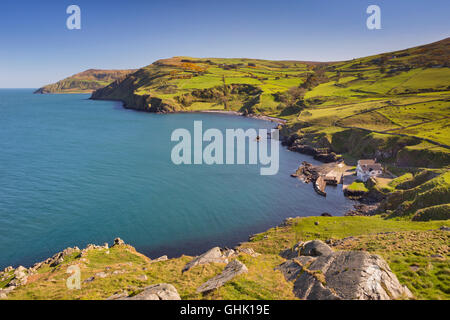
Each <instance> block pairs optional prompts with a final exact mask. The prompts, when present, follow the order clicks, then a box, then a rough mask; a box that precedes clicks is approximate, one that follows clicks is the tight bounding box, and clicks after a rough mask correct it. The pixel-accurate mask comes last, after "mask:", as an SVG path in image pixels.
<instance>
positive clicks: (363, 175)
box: [356, 159, 383, 182]
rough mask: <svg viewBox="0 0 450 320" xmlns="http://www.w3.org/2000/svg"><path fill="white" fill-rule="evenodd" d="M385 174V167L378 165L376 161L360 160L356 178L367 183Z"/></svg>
mask: <svg viewBox="0 0 450 320" xmlns="http://www.w3.org/2000/svg"><path fill="white" fill-rule="evenodd" d="M382 173H383V167H382V166H381V164H379V163H376V162H375V160H372V159H368V160H358V165H357V166H356V176H357V177H358V179H360V180H361V181H364V182H366V181H367V180H368V179H369V178H371V177H377V176H379V175H380V174H382Z"/></svg>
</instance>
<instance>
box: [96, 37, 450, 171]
mask: <svg viewBox="0 0 450 320" xmlns="http://www.w3.org/2000/svg"><path fill="white" fill-rule="evenodd" d="M449 57H450V38H447V39H444V40H442V41H439V42H435V43H432V44H428V45H424V46H420V47H415V48H410V49H405V50H401V51H397V52H390V53H384V54H379V55H374V56H370V57H364V58H358V59H353V60H350V61H343V62H334V63H313V62H302V61H269V60H255V59H219V58H202V59H199V58H191V57H174V58H170V59H163V60H159V61H156V62H154V63H153V64H151V65H149V66H146V67H144V68H142V69H139V70H138V71H137V72H135V73H133V74H130V75H129V76H127V77H125V78H122V79H119V80H117V81H114V82H113V83H111V84H110V85H108V86H106V87H104V88H101V89H99V90H96V91H95V92H94V93H93V95H92V98H93V99H111V100H121V101H123V102H124V104H125V107H127V108H131V109H137V110H143V111H150V112H161V113H165V112H177V111H202V110H230V111H240V112H242V113H244V114H259V115H266V116H273V117H279V118H283V119H286V120H287V121H288V122H287V125H286V126H285V127H284V128H283V131H282V133H283V134H284V135H285V136H292V135H294V134H295V135H296V137H297V140H298V142H299V143H301V144H305V145H310V146H312V147H315V148H328V149H330V150H331V151H334V152H336V153H339V154H343V155H344V157H346V159H347V160H349V161H350V162H352V161H353V162H354V160H356V159H358V158H360V157H364V158H367V157H377V158H378V159H379V160H382V161H384V162H389V163H394V164H396V165H399V166H414V167H435V168H440V167H444V166H447V165H449V164H450V151H449V148H450V147H449V146H450V140H449V139H450V138H449V137H450V131H449V130H450V129H449V126H448V119H449V116H450V68H449V65H448V61H449Z"/></svg>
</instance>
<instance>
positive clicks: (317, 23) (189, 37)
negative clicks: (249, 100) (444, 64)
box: [0, 0, 450, 88]
mask: <svg viewBox="0 0 450 320" xmlns="http://www.w3.org/2000/svg"><path fill="white" fill-rule="evenodd" d="M71 4H76V5H78V6H79V7H80V8H81V30H68V29H67V27H66V19H67V17H68V16H69V15H68V14H66V8H67V7H68V6H69V5H71ZM370 4H376V5H379V6H380V8H381V25H382V29H381V30H368V29H367V27H366V19H367V17H368V14H367V13H366V8H367V7H368V6H369V5H370ZM449 12H450V1H448V0H433V1H425V0H386V1H383V0H371V1H366V0H343V1H334V0H328V1H324V0H314V1H312V0H222V1H217V0H205V1H202V0H184V1H177V0H163V1H159V0H147V1H144V0H142V1H138V0H128V1H112V0H110V1H106V0H105V1H103V0H70V1H66V0H55V1H48V0H42V1H35V0H33V1H32V0H29V1H23V0H1V1H0V88H6V87H9V88H36V87H40V86H42V85H45V84H48V83H52V82H56V81H58V80H60V79H62V78H65V77H67V76H69V75H71V74H74V73H78V72H80V71H83V70H86V69H89V68H98V69H125V68H139V67H142V66H145V65H148V64H150V63H152V62H153V61H155V60H157V59H160V58H167V57H171V56H181V55H182V56H193V57H247V58H263V59H278V60H283V59H290V60H294V59H295V60H313V61H336V60H345V59H351V58H355V57H361V56H367V55H371V54H376V53H381V52H386V51H392V50H397V49H404V48H407V47H412V46H416V45H420V44H425V43H429V42H433V41H437V40H441V39H443V38H446V37H448V36H450V32H449V31H450V17H449Z"/></svg>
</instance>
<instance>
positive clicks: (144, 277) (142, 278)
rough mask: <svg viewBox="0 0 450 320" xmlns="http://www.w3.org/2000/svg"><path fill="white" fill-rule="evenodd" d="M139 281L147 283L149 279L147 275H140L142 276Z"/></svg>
mask: <svg viewBox="0 0 450 320" xmlns="http://www.w3.org/2000/svg"><path fill="white" fill-rule="evenodd" d="M138 280H140V281H147V280H148V277H147V276H146V275H145V274H143V275H140V276H139V277H138Z"/></svg>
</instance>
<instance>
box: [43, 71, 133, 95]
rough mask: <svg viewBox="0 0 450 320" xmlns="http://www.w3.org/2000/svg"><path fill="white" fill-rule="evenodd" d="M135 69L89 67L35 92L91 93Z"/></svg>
mask: <svg viewBox="0 0 450 320" xmlns="http://www.w3.org/2000/svg"><path fill="white" fill-rule="evenodd" d="M134 71H136V70H131V69H130V70H96V69H89V70H86V71H83V72H80V73H77V74H74V75H72V76H70V77H68V78H65V79H63V80H61V81H58V82H56V83H53V84H49V85H46V86H44V87H42V88H39V89H38V90H36V91H35V93H91V92H92V91H94V90H97V89H99V88H102V87H104V86H107V85H108V84H110V83H111V82H113V81H115V80H117V79H120V78H122V77H124V76H126V75H128V74H129V73H131V72H134Z"/></svg>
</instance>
